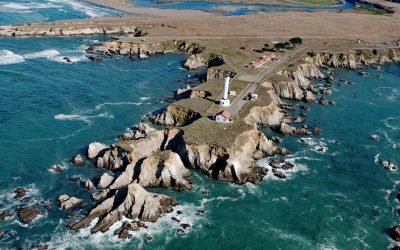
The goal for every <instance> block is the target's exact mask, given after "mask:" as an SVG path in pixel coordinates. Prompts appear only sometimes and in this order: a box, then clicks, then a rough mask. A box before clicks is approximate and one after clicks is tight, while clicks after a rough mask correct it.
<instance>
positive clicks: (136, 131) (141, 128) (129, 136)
mask: <svg viewBox="0 0 400 250" xmlns="http://www.w3.org/2000/svg"><path fill="white" fill-rule="evenodd" d="M154 131H156V129H154V128H152V127H150V125H149V124H147V123H143V122H141V123H139V124H137V125H135V126H133V127H132V128H131V129H129V131H127V132H125V133H124V134H123V135H121V136H120V138H121V139H122V140H124V141H128V140H137V139H140V138H144V137H146V136H147V135H148V134H150V133H152V132H154Z"/></svg>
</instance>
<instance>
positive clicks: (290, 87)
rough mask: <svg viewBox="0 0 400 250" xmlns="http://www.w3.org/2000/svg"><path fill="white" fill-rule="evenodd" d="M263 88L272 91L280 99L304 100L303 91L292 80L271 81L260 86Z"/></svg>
mask: <svg viewBox="0 0 400 250" xmlns="http://www.w3.org/2000/svg"><path fill="white" fill-rule="evenodd" d="M262 85H263V86H264V87H266V88H269V89H273V90H274V92H275V93H276V94H277V95H278V96H279V97H282V98H286V99H291V100H297V101H299V100H302V99H303V98H304V94H303V90H302V89H301V88H300V87H299V85H298V84H296V82H295V81H294V80H292V79H289V78H287V79H280V80H277V79H273V80H269V81H267V82H264V83H263V84H262Z"/></svg>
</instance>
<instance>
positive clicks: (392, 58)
mask: <svg viewBox="0 0 400 250" xmlns="http://www.w3.org/2000/svg"><path fill="white" fill-rule="evenodd" d="M304 60H305V61H307V62H310V63H312V64H314V65H315V66H318V67H321V66H328V67H342V68H346V69H356V68H358V67H361V66H367V65H374V64H384V63H389V62H400V49H380V50H377V49H374V50H356V51H351V52H348V53H325V52H323V53H319V52H310V53H308V56H307V57H306V58H305V59H304Z"/></svg>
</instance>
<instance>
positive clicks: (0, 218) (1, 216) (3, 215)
mask: <svg viewBox="0 0 400 250" xmlns="http://www.w3.org/2000/svg"><path fill="white" fill-rule="evenodd" d="M12 216H13V214H12V213H11V212H10V211H4V212H1V213H0V221H3V220H6V219H7V218H9V217H12Z"/></svg>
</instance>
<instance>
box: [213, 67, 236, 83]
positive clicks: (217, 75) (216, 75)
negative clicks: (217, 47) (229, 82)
mask: <svg viewBox="0 0 400 250" xmlns="http://www.w3.org/2000/svg"><path fill="white" fill-rule="evenodd" d="M226 75H227V76H229V77H230V78H233V77H235V75H236V72H233V71H229V70H222V69H218V68H209V69H208V70H207V81H208V80H212V79H223V78H224V76H226Z"/></svg>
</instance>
